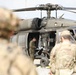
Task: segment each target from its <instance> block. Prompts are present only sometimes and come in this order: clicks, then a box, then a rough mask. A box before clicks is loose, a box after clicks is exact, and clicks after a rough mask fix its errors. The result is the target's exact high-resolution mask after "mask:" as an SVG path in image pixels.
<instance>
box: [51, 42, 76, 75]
mask: <svg viewBox="0 0 76 75" xmlns="http://www.w3.org/2000/svg"><path fill="white" fill-rule="evenodd" d="M50 66H51V71H52V73H53V74H54V75H65V74H66V75H72V73H74V72H76V70H75V69H74V68H76V44H73V43H71V42H70V41H64V42H62V43H59V44H56V45H55V47H54V48H53V49H52V51H51V53H50ZM64 72H65V73H64Z"/></svg>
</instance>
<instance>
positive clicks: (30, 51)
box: [29, 40, 36, 60]
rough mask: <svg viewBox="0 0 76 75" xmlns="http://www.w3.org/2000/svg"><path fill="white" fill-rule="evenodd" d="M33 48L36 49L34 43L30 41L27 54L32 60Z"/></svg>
mask: <svg viewBox="0 0 76 75" xmlns="http://www.w3.org/2000/svg"><path fill="white" fill-rule="evenodd" d="M35 48H36V45H35V41H33V40H31V41H30V43H29V54H30V58H31V59H32V60H34V53H35Z"/></svg>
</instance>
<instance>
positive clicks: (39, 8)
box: [12, 7, 47, 12]
mask: <svg viewBox="0 0 76 75" xmlns="http://www.w3.org/2000/svg"><path fill="white" fill-rule="evenodd" d="M12 10H13V9H12ZM35 10H47V8H44V7H31V8H22V9H14V10H13V11H14V12H18V11H35Z"/></svg>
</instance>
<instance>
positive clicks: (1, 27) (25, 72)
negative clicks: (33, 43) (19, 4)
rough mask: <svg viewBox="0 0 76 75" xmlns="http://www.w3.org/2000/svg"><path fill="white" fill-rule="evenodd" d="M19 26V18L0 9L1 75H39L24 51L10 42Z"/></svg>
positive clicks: (10, 12)
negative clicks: (12, 34) (12, 33)
mask: <svg viewBox="0 0 76 75" xmlns="http://www.w3.org/2000/svg"><path fill="white" fill-rule="evenodd" d="M17 24H18V18H16V16H14V14H13V13H12V11H10V10H7V9H5V8H0V75H37V72H36V67H35V65H34V64H33V62H32V61H31V60H30V59H29V58H28V57H27V56H25V55H24V54H23V52H22V49H21V48H20V47H18V46H17V44H15V43H14V44H12V43H10V42H9V39H10V35H11V32H13V31H16V30H17V27H18V25H17Z"/></svg>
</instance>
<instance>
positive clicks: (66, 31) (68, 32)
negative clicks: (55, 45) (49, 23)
mask: <svg viewBox="0 0 76 75" xmlns="http://www.w3.org/2000/svg"><path fill="white" fill-rule="evenodd" d="M64 35H71V33H70V31H68V30H64V31H62V32H61V34H60V36H64Z"/></svg>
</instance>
